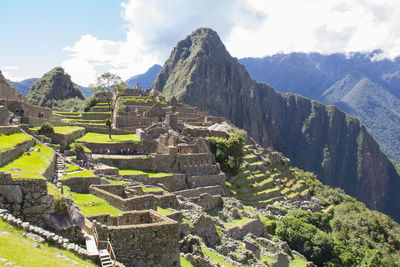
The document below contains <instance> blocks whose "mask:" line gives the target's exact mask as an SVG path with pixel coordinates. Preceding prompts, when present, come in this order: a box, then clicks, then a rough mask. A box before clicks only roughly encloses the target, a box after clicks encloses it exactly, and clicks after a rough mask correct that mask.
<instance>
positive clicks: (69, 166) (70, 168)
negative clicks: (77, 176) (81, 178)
mask: <svg viewBox="0 0 400 267" xmlns="http://www.w3.org/2000/svg"><path fill="white" fill-rule="evenodd" d="M65 166H67V169H66V170H65V172H67V173H68V172H74V171H78V170H80V168H79V167H78V166H76V165H75V164H71V163H67V162H66V163H65Z"/></svg>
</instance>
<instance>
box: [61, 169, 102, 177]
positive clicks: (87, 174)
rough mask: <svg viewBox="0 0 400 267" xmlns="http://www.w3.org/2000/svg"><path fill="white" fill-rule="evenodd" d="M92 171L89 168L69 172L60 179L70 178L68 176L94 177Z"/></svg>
mask: <svg viewBox="0 0 400 267" xmlns="http://www.w3.org/2000/svg"><path fill="white" fill-rule="evenodd" d="M95 176H96V175H94V173H93V171H91V170H83V171H77V172H70V173H68V174H65V175H63V177H62V179H66V178H70V177H95Z"/></svg>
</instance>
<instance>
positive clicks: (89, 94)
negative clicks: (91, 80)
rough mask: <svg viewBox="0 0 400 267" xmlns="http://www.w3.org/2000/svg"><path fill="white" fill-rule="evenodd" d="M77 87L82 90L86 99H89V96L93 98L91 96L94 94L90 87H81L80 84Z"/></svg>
mask: <svg viewBox="0 0 400 267" xmlns="http://www.w3.org/2000/svg"><path fill="white" fill-rule="evenodd" d="M76 86H78V87H79V89H81V91H82V94H83V95H84V96H85V97H89V96H91V95H92V94H93V91H92V90H90V88H89V87H85V86H82V85H79V84H76Z"/></svg>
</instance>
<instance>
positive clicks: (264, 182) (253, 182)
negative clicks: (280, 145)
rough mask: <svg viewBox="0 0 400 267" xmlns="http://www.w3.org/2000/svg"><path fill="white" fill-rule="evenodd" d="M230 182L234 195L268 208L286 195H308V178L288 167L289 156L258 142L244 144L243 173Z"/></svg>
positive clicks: (305, 196)
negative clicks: (305, 179) (306, 181)
mask: <svg viewBox="0 0 400 267" xmlns="http://www.w3.org/2000/svg"><path fill="white" fill-rule="evenodd" d="M227 185H228V187H229V189H230V191H231V193H232V195H233V196H234V197H236V198H237V199H239V200H241V201H242V202H243V203H244V204H246V205H252V206H255V207H257V208H265V207H266V206H267V205H270V204H273V203H274V202H275V201H280V200H283V199H289V200H300V199H307V198H308V197H309V191H308V190H307V185H306V184H305V181H304V180H303V179H301V178H300V177H299V176H298V175H297V173H296V171H295V170H294V169H292V168H290V167H289V160H288V159H287V158H285V157H284V156H282V154H280V153H278V152H273V151H271V150H265V149H262V148H260V147H256V146H255V145H247V146H246V147H245V156H244V162H243V164H242V166H241V168H240V173H239V174H238V175H236V176H234V177H232V178H231V179H230V180H229V182H227Z"/></svg>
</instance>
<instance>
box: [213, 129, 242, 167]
mask: <svg viewBox="0 0 400 267" xmlns="http://www.w3.org/2000/svg"><path fill="white" fill-rule="evenodd" d="M207 140H208V141H209V144H210V150H211V152H212V153H214V154H215V159H216V161H217V162H218V163H219V164H220V166H221V169H222V171H223V172H225V173H228V174H231V175H236V174H237V173H238V172H239V169H240V165H241V164H242V162H243V157H244V150H243V149H244V145H245V143H246V140H245V139H244V138H243V137H242V136H240V135H237V134H231V135H230V136H229V138H228V139H224V138H218V137H209V138H207Z"/></svg>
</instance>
